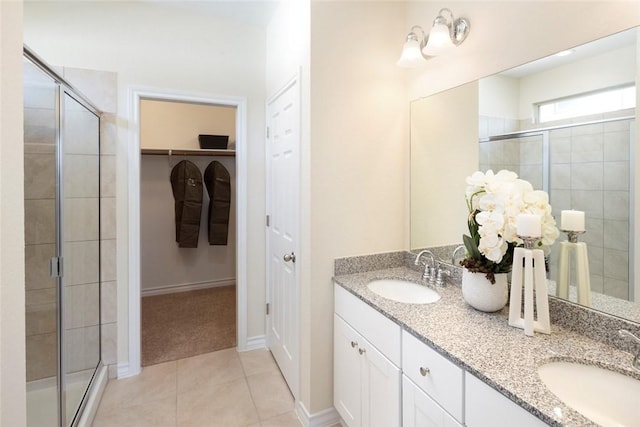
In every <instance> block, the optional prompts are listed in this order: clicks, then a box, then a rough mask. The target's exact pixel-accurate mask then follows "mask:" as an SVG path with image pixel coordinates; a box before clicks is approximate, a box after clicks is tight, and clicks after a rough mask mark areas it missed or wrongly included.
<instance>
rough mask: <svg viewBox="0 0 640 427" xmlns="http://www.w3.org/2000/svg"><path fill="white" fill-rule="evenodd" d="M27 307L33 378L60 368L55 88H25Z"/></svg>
mask: <svg viewBox="0 0 640 427" xmlns="http://www.w3.org/2000/svg"><path fill="white" fill-rule="evenodd" d="M24 99H25V109H24V146H25V148H24V170H25V180H24V198H25V201H24V207H25V257H26V266H27V268H26V271H25V304H26V306H25V311H26V319H25V320H26V358H27V363H26V365H27V372H26V377H27V381H32V380H36V379H43V378H49V377H53V376H55V375H56V372H57V360H58V359H57V350H56V349H57V339H56V328H57V324H56V306H57V303H56V291H55V280H54V279H53V278H52V277H51V276H50V274H49V259H51V257H53V256H54V255H55V241H56V239H55V179H56V169H55V141H56V135H55V129H56V127H55V119H56V117H55V87H54V85H53V84H50V85H47V84H44V83H43V84H42V85H38V86H35V85H34V86H29V87H27V88H25V93H24Z"/></svg>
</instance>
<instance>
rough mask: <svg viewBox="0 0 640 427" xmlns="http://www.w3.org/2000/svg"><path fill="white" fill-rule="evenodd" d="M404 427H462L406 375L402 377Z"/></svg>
mask: <svg viewBox="0 0 640 427" xmlns="http://www.w3.org/2000/svg"><path fill="white" fill-rule="evenodd" d="M402 426H403V427H462V425H461V424H458V422H457V421H456V420H455V419H454V418H453V417H452V416H451V415H449V414H448V413H447V411H445V410H444V409H442V408H441V407H440V406H439V405H438V404H437V403H435V402H434V401H433V400H431V398H430V397H429V396H427V394H426V393H425V392H423V391H422V390H420V389H419V388H418V386H416V385H415V384H414V383H413V382H412V381H411V380H410V379H408V378H407V377H406V376H404V375H403V376H402Z"/></svg>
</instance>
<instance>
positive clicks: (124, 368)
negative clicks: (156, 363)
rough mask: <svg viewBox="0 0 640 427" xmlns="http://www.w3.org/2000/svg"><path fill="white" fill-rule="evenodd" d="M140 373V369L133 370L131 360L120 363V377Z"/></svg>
mask: <svg viewBox="0 0 640 427" xmlns="http://www.w3.org/2000/svg"><path fill="white" fill-rule="evenodd" d="M139 373H140V370H138V371H133V370H132V367H131V366H130V365H129V362H125V363H118V379H120V378H127V377H133V376H135V375H138V374H139Z"/></svg>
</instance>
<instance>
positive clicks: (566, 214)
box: [560, 210, 584, 231]
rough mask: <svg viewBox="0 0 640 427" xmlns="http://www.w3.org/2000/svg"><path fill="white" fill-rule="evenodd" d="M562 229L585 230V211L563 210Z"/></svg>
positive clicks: (561, 215)
mask: <svg viewBox="0 0 640 427" xmlns="http://www.w3.org/2000/svg"><path fill="white" fill-rule="evenodd" d="M560 229H561V230H566V231H584V212H583V211H573V210H571V211H562V212H561V213H560Z"/></svg>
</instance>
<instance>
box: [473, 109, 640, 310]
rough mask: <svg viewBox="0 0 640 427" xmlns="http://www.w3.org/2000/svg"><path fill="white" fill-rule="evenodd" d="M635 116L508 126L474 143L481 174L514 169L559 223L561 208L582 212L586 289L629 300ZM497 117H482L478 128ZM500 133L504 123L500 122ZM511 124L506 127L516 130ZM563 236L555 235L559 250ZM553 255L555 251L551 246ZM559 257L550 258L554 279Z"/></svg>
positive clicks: (624, 114) (631, 113) (629, 112)
mask: <svg viewBox="0 0 640 427" xmlns="http://www.w3.org/2000/svg"><path fill="white" fill-rule="evenodd" d="M634 115H635V111H634V110H633V109H631V110H621V111H618V112H615V113H608V114H604V115H598V116H587V117H580V118H575V119H573V120H571V122H570V123H563V124H556V125H553V126H549V127H546V128H540V129H530V130H513V131H509V129H506V130H507V132H506V133H500V134H498V135H495V134H494V135H488V134H485V135H484V136H483V137H482V138H481V140H480V168H481V170H487V169H493V170H494V171H498V170H500V169H508V170H512V171H514V172H516V173H518V175H519V176H520V177H521V178H523V179H525V180H527V181H529V182H531V184H532V185H533V187H534V188H535V189H541V190H545V191H547V192H548V194H549V199H550V202H551V205H552V206H553V213H554V217H555V218H556V221H557V222H558V226H559V225H560V224H559V222H560V211H561V210H564V209H576V210H581V211H584V212H585V216H586V229H587V232H586V233H585V234H584V235H582V236H580V241H584V242H586V243H587V245H588V248H589V250H588V251H589V270H590V271H589V273H590V276H591V277H590V283H591V289H592V291H595V292H598V293H601V294H605V295H608V296H613V297H617V298H621V299H624V300H631V301H634V300H636V298H637V295H634V294H633V293H634V287H633V283H634V280H633V277H634V268H633V262H630V260H632V259H633V257H632V256H630V254H632V247H631V246H630V243H631V240H630V239H629V236H630V235H632V234H633V226H634V224H633V218H634V211H633V197H632V194H633V188H632V182H633V174H634V167H633V162H632V156H631V153H632V152H633V151H632V150H633V144H632V143H631V141H633V129H634V126H635V119H634ZM492 120H494V121H495V120H496V119H495V118H489V117H481V121H484V122H483V128H484V129H491V128H495V127H496V126H495V124H493V123H492V122H491V121H492ZM500 121H501V122H502V126H503V130H504V119H500ZM517 126H518V123H517V122H515V123H512V124H511V126H508V127H511V128H513V127H517ZM565 239H566V235H565V234H563V233H561V236H560V239H558V240H557V241H556V243H555V246H558V244H559V242H560V241H561V240H565ZM551 250H552V253H553V254H557V253H558V250H559V249H558V248H557V247H553V248H552V249H551ZM556 258H557V257H555V256H552V257H550V258H549V261H550V265H549V270H550V277H556V267H557V266H556V263H557V259H556Z"/></svg>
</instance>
